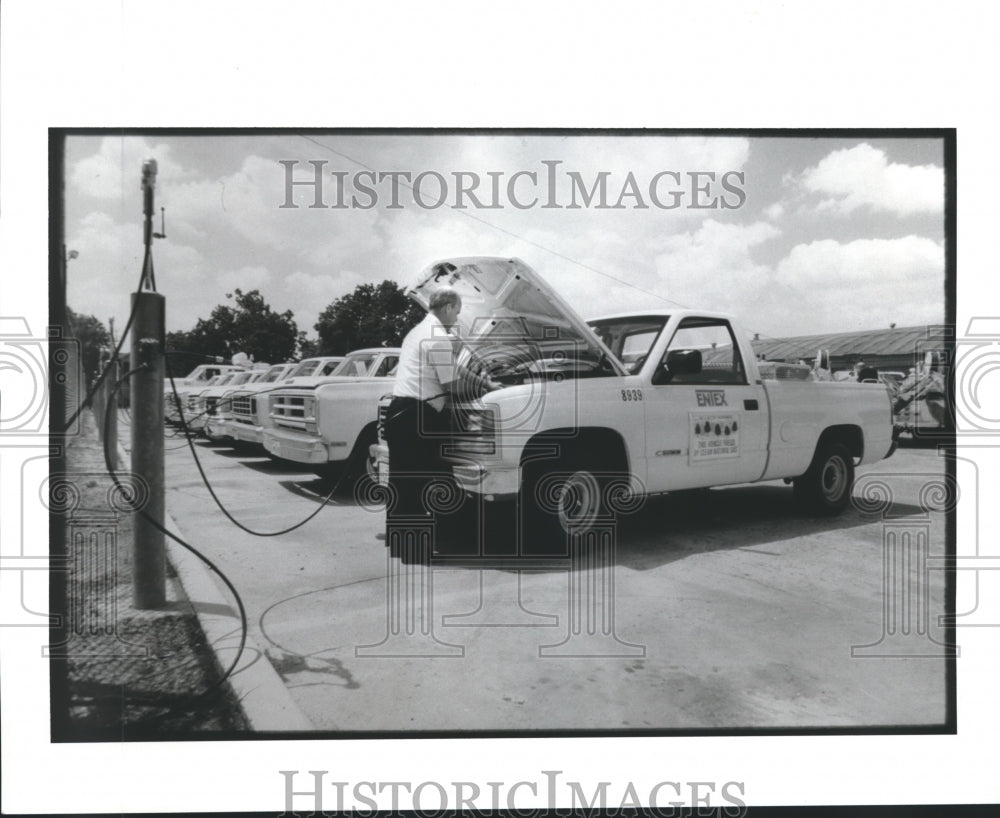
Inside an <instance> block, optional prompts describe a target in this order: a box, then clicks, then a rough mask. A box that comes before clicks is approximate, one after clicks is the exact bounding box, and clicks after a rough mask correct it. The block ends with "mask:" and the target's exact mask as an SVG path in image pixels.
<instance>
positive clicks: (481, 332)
mask: <svg viewBox="0 0 1000 818" xmlns="http://www.w3.org/2000/svg"><path fill="white" fill-rule="evenodd" d="M444 287H451V288H453V289H454V290H455V291H456V292H458V293H459V295H461V296H462V312H461V314H460V315H459V317H458V324H459V334H460V336H461V338H462V340H463V341H464V342H465V343H466V344H467V345H468V346H469V347H471V348H472V349H473V350H475V351H476V352H479V353H482V354H484V355H485V357H487V358H489V357H491V356H490V349H496V350H501V353H500V354H499V356H498V357H499V358H500V359H503V358H505V357H506V359H507V360H510V361H511V363H512V365H516V366H517V367H521V368H522V369H523V368H529V369H533V370H534V372H535V374H542V373H545V374H552V373H556V374H558V373H559V372H560V371H563V372H565V373H566V374H567V375H569V374H570V373H571V372H572V373H573V374H574V375H575V376H576V377H581V376H585V375H587V374H597V373H598V372H603V374H611V373H612V372H613V373H615V374H618V375H623V374H625V370H624V368H623V367H622V365H621V363H620V362H619V361H618V359H617V358H615V356H614V355H613V354H612V353H611V351H610V350H609V349H608V348H607V347H606V346H605V345H604V344H603V343H602V342H601V340H600V339H599V338H598V337H597V335H596V334H595V333H594V331H593V330H592V329H591V328H590V327H589V326H588V325H587V324H586V322H585V321H584V320H583V319H582V318H580V316H579V315H577V314H576V312H574V311H573V308H572V307H570V306H569V304H567V303H566V302H565V301H564V300H563V299H562V297H561V296H560V295H559V294H558V293H557V292H556V291H555V290H554V289H553V288H552V287H550V286H549V285H548V284H547V283H545V281H543V280H542V278H541V277H540V276H539V275H538V273H536V272H535V271H534V270H532V269H531V268H530V267H529V266H528V265H527V264H525V263H524V262H523V261H521V260H520V259H516V258H491V257H488V256H481V257H479V256H477V257H469V258H456V259H447V260H444V261H438V262H436V263H434V264H432V265H431V266H430V267H428V268H427V269H426V270H424V271H423V272H422V273H421V274H420V279H419V281H418V283H417V284H416V285H414V286H413V287H412V288H411V289H410V290H409V291H408V292H407V295H408V296H409V297H410V298H412V299H413V300H414V301H416V302H417V303H419V304H420V306H422V307H423V308H424V309H425V310H426V309H427V308H428V305H429V303H430V299H431V296H432V295H433V294H434V293H435V292H436V291H438V290H440V289H442V288H444ZM512 348H516V349H517V350H519V351H518V353H517V354H515V355H514V359H511V358H510V352H509V350H511V349H512ZM494 359H495V360H496V357H495V358H494ZM515 360H516V363H515V362H514V361H515ZM491 368H492V369H494V371H495V367H491Z"/></svg>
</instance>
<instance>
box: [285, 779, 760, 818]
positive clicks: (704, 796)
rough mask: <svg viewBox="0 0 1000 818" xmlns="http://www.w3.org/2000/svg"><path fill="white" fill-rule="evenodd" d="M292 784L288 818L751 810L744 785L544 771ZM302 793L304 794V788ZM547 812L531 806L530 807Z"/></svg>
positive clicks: (671, 817) (735, 816)
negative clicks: (593, 779)
mask: <svg viewBox="0 0 1000 818" xmlns="http://www.w3.org/2000/svg"><path fill="white" fill-rule="evenodd" d="M278 773H279V775H281V776H282V778H283V779H284V780H283V785H284V797H285V801H284V803H285V811H284V812H283V813H281V818H288V817H289V816H298V815H321V814H323V813H324V811H329V812H331V813H332V812H336V813H337V814H340V813H342V812H343V811H344V810H351V811H358V813H359V814H372V815H374V814H375V812H376V811H388V814H390V815H397V814H399V813H400V812H404V813H407V814H416V815H434V816H440V815H444V814H446V812H451V811H454V812H458V811H465V810H468V811H470V812H473V813H479V812H484V811H492V812H496V811H497V810H510V811H512V814H514V815H518V816H522V818H530V816H535V815H542V814H552V813H555V814H556V815H574V814H577V812H578V811H579V810H600V811H601V813H602V814H603V813H604V812H605V811H610V812H611V814H616V815H617V814H622V812H623V811H624V810H642V811H643V812H644V813H647V814H653V815H657V816H663V818H677V817H678V816H681V815H684V816H691V815H705V816H720V815H722V816H726V818H741V816H743V815H745V814H746V812H747V805H746V800H745V798H746V785H745V783H744V782H743V781H736V780H731V781H676V780H660V781H655V782H653V783H648V782H647V783H642V784H639V783H636V782H632V781H625V782H614V783H613V782H610V781H600V782H597V783H596V784H585V783H583V782H580V781H574V780H572V779H567V778H565V776H564V773H563V771H562V770H540V771H539V777H538V778H537V779H523V780H517V781H484V782H476V781H355V782H350V781H338V780H336V779H334V778H331V777H330V771H329V770H308V771H299V770H279V771H278ZM297 788H300V789H297ZM539 803H541V804H543V805H544V806H527V805H528V804H531V805H537V804H539Z"/></svg>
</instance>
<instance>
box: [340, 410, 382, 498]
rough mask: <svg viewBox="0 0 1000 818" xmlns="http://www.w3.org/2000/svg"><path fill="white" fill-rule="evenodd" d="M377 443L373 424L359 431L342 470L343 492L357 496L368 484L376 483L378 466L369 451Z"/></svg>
mask: <svg viewBox="0 0 1000 818" xmlns="http://www.w3.org/2000/svg"><path fill="white" fill-rule="evenodd" d="M377 442H378V435H377V433H376V430H375V424H371V425H370V426H368V427H366V428H364V429H362V430H361V434H359V435H358V439H357V441H356V442H355V444H354V448H353V449H352V450H351V454H350V457H348V458H347V465H346V467H345V469H344V491H346V493H348V494H352V493H353V494H354V496H358V493H359V492H363V491H364V488H365V487H366V486H367V485H368V484H369V483H376V482H378V465H377V464H376V463H375V461H374V460H373V459H372V456H371V453H370V451H369V450H370V449H371V447H372V445H373V444H375V443H377Z"/></svg>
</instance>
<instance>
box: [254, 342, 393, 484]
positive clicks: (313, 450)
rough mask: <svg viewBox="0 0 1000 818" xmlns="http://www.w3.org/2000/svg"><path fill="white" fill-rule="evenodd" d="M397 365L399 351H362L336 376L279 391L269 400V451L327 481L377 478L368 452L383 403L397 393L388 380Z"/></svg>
mask: <svg viewBox="0 0 1000 818" xmlns="http://www.w3.org/2000/svg"><path fill="white" fill-rule="evenodd" d="M398 362H399V349H398V348H395V347H373V348H371V349H359V350H355V351H354V352H351V353H350V354H349V355H348V356H347V357H346V358H345V359H344V362H343V363H342V364H341V365H340V367H338V369H337V370H336V374H335V375H331V376H327V377H324V378H322V379H321V380H318V381H316V382H309V381H308V380H306V381H302V380H300V379H296V380H293V381H290V382H289V383H288V384H286V385H283V386H282V388H280V389H275V390H274V391H273V392H271V393H270V395H269V396H268V407H269V411H268V415H267V420H266V422H265V425H264V428H263V443H264V448H265V449H266V450H267V452H268V453H269V454H270V455H271V456H272V457H277V458H280V459H282V460H291V461H294V462H297V463H305V464H307V465H310V466H312V468H313V470H314V471H316V473H317V474H320V475H321V476H324V477H328V476H338V477H340V476H355V477H356V476H365V475H367V476H369V477H374V476H375V474H376V472H375V464H374V461H371V460H370V459H369V450H370V448H371V445H372V444H373V443H375V441H376V433H375V424H376V419H377V411H378V399H379V397H380V396H381V395H382V394H383V393H385V392H387V391H390V392H391V391H392V380H391V379H390V378H389V376H390V375H393V374H395V369H396V364H397V363H398ZM262 398H263V396H262ZM259 402H260V401H258V403H259ZM345 467H346V469H347V471H346V473H345V472H344V468H345Z"/></svg>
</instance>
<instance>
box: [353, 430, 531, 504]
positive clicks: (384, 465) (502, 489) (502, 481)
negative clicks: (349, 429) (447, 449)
mask: <svg viewBox="0 0 1000 818" xmlns="http://www.w3.org/2000/svg"><path fill="white" fill-rule="evenodd" d="M369 454H370V455H371V457H372V459H373V460H374V462H375V466H376V468H377V469H378V482H379V483H380V484H381V485H383V486H385V485H388V483H389V447H388V446H386V445H385V444H384V443H376V444H374V445H373V446H371V448H370V449H369ZM519 472H520V469H518V468H517V467H516V466H507V465H502V466H501V465H499V464H498V465H496V466H494V465H493V464H489V465H484V464H482V463H469V462H468V461H462V462H461V463H456V462H454V461H452V474H453V475H454V477H455V482H456V483H457V484H458V487H459V488H460V489H461V490H462V491H465V492H468V493H469V494H478V495H482V496H483V497H484V498H485V499H486V500H487V501H492V500H511V499H513V498H515V497H516V496H517V492H518V488H519V486H520V474H519Z"/></svg>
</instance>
